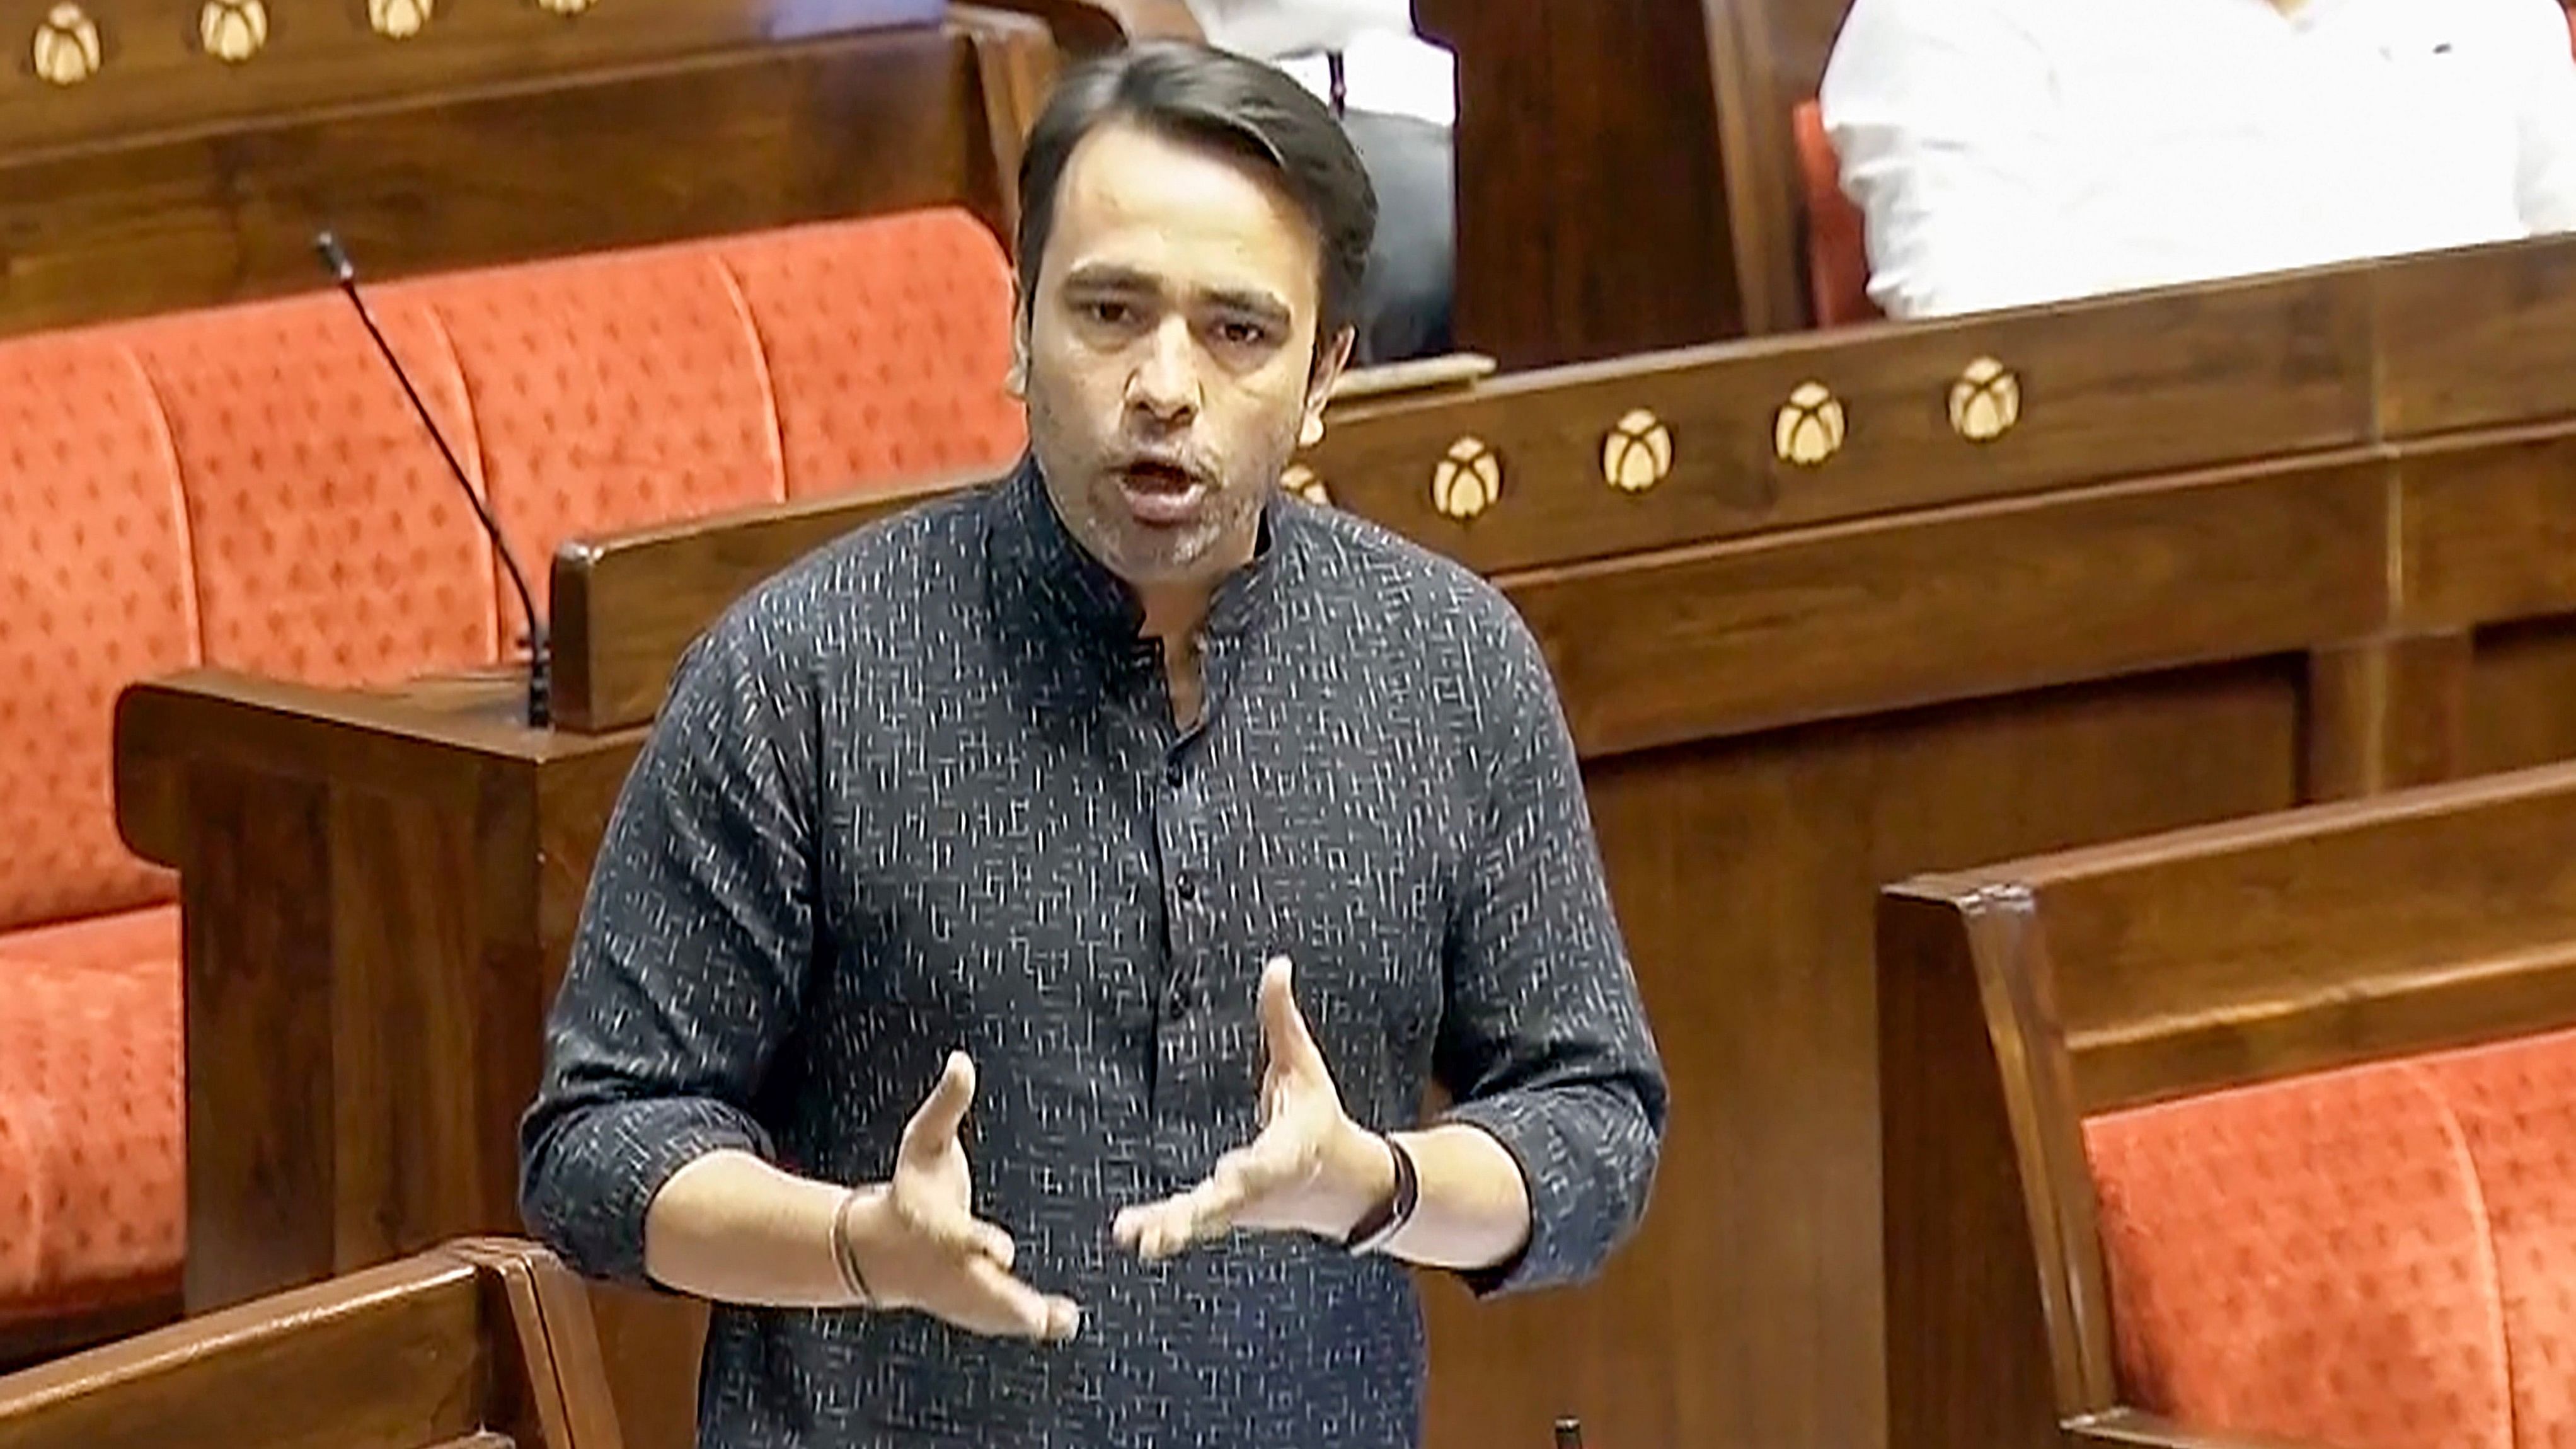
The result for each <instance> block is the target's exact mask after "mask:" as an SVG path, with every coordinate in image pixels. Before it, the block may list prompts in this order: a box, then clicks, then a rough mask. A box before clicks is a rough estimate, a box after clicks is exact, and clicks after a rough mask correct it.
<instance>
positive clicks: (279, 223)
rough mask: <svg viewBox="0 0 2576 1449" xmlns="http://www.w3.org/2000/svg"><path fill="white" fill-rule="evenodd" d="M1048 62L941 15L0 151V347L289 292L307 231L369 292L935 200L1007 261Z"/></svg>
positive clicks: (1011, 27)
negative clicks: (333, 241) (335, 249)
mask: <svg viewBox="0 0 2576 1449" xmlns="http://www.w3.org/2000/svg"><path fill="white" fill-rule="evenodd" d="M467 9H468V10H469V11H470V9H471V7H467ZM614 9H616V7H614V6H610V7H603V13H606V11H609V10H614ZM442 13H443V12H442ZM636 13H651V12H650V7H647V8H646V10H643V11H638V12H636ZM1054 54H1055V52H1054V47H1053V44H1052V42H1051V41H1050V40H1049V39H1048V38H1047V34H1046V31H1045V28H1044V27H1043V25H1041V24H1040V23H1039V22H1037V21H1035V20H1032V19H1030V18H1028V17H1026V16H1021V15H1013V14H1005V13H1001V12H995V11H984V10H975V9H970V8H966V7H960V8H959V9H958V10H957V11H955V12H954V13H953V14H952V16H951V18H950V19H949V20H948V21H947V22H946V23H945V24H942V25H938V26H919V25H915V26H905V27H899V28H894V29H887V30H874V31H862V32H857V33H853V34H846V35H837V36H828V37H824V38H818V39H803V40H799V39H788V40H779V41H763V42H761V43H757V44H751V45H745V46H739V47H735V48H733V49H729V50H724V51H719V52H712V53H707V54H700V55H689V56H681V57H674V58H667V59H662V60H656V61H652V62H649V63H635V64H618V65H602V66H597V67H592V68H586V69H574V70H571V71H568V72H566V73H564V74H561V75H553V76H549V77H546V78H544V79H543V80H542V81H539V82H531V83H527V84H521V85H516V86H508V87H484V88H479V89H476V88H467V89H450V90H443V91H437V92H432V93H428V94H423V95H417V96H399V97H388V98H379V99H372V100H369V101H366V102H363V103H353V104H349V105H343V106H337V107H332V108H328V109H317V110H304V111H292V112H278V113H264V114H262V115H260V116H257V117H255V118H252V119H248V120H244V121H241V122H239V123H236V124H227V125H224V126H220V127H211V128H197V129H192V130H179V131H169V132H146V133H141V134H136V135H120V136H118V137H117V138H116V139H115V140H113V141H112V142H100V143H95V144H91V145H87V146H84V147H80V148H75V149H68V150H66V149H61V148H57V149H55V150H52V151H43V152H30V153H27V154H10V153H8V152H6V150H5V148H0V256H5V261H6V263H7V265H6V266H5V268H0V335H5V334H8V333H13V332H25V331H32V330H37V329H42V328H48V327H57V326H63V325H68V324H72V323H79V322H91V321H102V320H111V319H117V318H128V317H136V316H144V315H151V314H155V313H160V312H167V311H173V310H178V309H183V308H189V307H199V306H210V305H215V304H219V303H224V302H232V301H240V300H245V299H251V298H258V297H267V296H276V295H284V294H291V293H297V292H303V291H309V290H313V289H315V288H318V287H321V286H325V285H327V284H328V283H327V279H326V278H325V277H324V276H323V274H322V272H321V270H320V268H319V265H318V264H317V262H316V261H315V259H314V254H313V236H314V233H315V232H317V231H319V230H321V229H323V228H326V227H327V228H331V229H334V230H336V231H337V232H338V233H339V234H340V236H341V238H342V239H343V240H344V241H345V242H346V243H347V245H348V248H349V250H350V253H351V254H352V256H353V257H354V258H355V259H356V261H357V263H358V265H359V267H360V268H361V271H362V274H363V275H364V276H366V277H368V278H369V279H371V280H378V281H382V280H389V279H393V278H399V277H405V276H413V275H419V274H422V273H428V272H438V271H447V270H454V269H458V268H464V267H473V266H484V265H494V264H500V263H506V262H513V261H523V260H531V259H536V258H543V257H553V256H564V255H572V254H576V253H580V252H585V251H595V250H600V249H604V248H611V247H621V246H640V245H647V244H653V243H659V242H671V241H682V240H690V239H695V238H702V237H708V236H715V235H721V234H724V233H727V232H734V231H743V230H751V229H756V228H760V227H767V226H778V225H787V224H791V223H795V222H800V221H816V220H824V219H828V218H833V217H844V216H856V215H864V214H870V213H875V212H883V211H897V210H907V209H912V208H917V207H923V206H931V205H943V204H955V205H962V206H965V207H967V208H968V209H970V210H972V211H974V212H975V213H976V214H977V215H979V216H981V217H982V218H984V220H985V221H986V222H987V223H988V224H989V225H991V226H993V227H994V229H995V230H996V231H997V232H998V233H1000V234H1001V235H1002V236H1003V237H1004V238H1005V243H1006V245H1007V239H1008V237H1009V236H1010V231H1011V225H1012V222H1013V220H1014V219H1015V212H1014V209H1013V205H1012V200H1011V197H1012V193H1013V191H1014V190H1015V187H1016V172H1017V168H1018V163H1019V149H1020V143H1021V136H1022V133H1023V132H1024V130H1025V127H1026V124H1027V120H1028V119H1029V118H1030V116H1031V115H1033V112H1034V105H1035V101H1034V99H1033V96H1035V95H1041V94H1042V93H1043V90H1044V87H1045V85H1046V84H1047V83H1048V81H1049V79H1050V78H1051V77H1052V75H1053V68H1054V64H1055V61H1054ZM894 136H901V137H902V138H903V143H902V144H901V145H894V144H889V143H888V141H887V138H889V137H894Z"/></svg>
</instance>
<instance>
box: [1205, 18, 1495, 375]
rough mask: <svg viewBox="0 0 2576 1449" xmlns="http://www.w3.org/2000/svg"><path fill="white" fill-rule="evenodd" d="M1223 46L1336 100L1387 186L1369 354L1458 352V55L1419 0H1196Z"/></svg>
mask: <svg viewBox="0 0 2576 1449" xmlns="http://www.w3.org/2000/svg"><path fill="white" fill-rule="evenodd" d="M1514 3H1517V0H1514ZM1189 8H1190V13H1191V14H1192V16H1193V17H1195V18H1196V19H1197V21H1198V23H1199V29H1200V30H1201V31H1202V32H1203V33H1204V34H1205V35H1206V37H1207V41H1208V44H1210V45H1212V46H1215V47H1216V48H1217V49H1219V50H1226V51H1231V52H1233V53H1234V54H1237V55H1243V56H1249V57H1251V58H1253V59H1255V60H1262V61H1267V62H1269V63H1270V64H1272V65H1274V66H1277V67H1278V68H1280V69H1281V70H1284V71H1286V72H1287V73H1288V74H1290V75H1292V76H1294V77H1296V78H1297V80H1298V81H1299V82H1300V83H1302V84H1303V85H1305V87H1306V88H1307V89H1308V90H1310V91H1312V92H1313V93H1314V94H1315V95H1317V96H1319V97H1321V98H1323V99H1324V100H1325V101H1327V102H1328V103H1331V104H1332V105H1333V107H1334V109H1335V111H1336V112H1338V113H1339V114H1340V116H1341V118H1342V128H1343V130H1344V131H1346V132H1347V133H1348V134H1349V135H1350V138H1351V144H1352V146H1353V147H1354V148H1355V149H1357V150H1358V152H1359V153H1360V162H1361V164H1362V165H1363V166H1365V167H1367V168H1368V173H1369V180H1370V182H1371V184H1372V185H1374V186H1375V187H1376V189H1377V202H1378V226H1377V243H1376V246H1375V248H1374V249H1373V250H1372V251H1371V252H1370V254H1369V265H1368V275H1367V278H1366V280H1365V281H1364V282H1363V283H1362V286H1361V293H1360V319H1359V336H1358V340H1357V343H1356V344H1355V345H1354V347H1353V348H1352V353H1351V360H1352V362H1353V363H1355V364H1358V365H1369V364H1375V363H1386V362H1400V361H1403V360H1404V359H1406V358H1410V357H1427V356H1432V355H1436V354H1438V353H1443V352H1447V351H1449V350H1450V349H1451V347H1452V346H1453V345H1454V343H1453V335H1454V334H1453V330H1452V327H1451V323H1450V308H1451V295H1452V290H1453V281H1454V277H1455V275H1456V252H1457V218H1456V214H1455V205H1456V203H1455V200H1454V197H1455V193H1456V182H1455V172H1454V167H1455V165H1456V161H1455V156H1454V152H1453V148H1452V146H1451V138H1450V131H1451V128H1452V127H1453V126H1454V125H1455V123H1456V120H1457V106H1458V102H1457V72H1456V63H1455V61H1454V59H1453V58H1452V57H1451V56H1450V54H1449V52H1448V51H1446V50H1443V49H1441V48H1440V47H1439V46H1437V45H1434V44H1432V43H1431V42H1430V41H1428V40H1425V39H1423V38H1422V37H1421V36H1420V35H1418V34H1416V33H1415V32H1414V28H1413V4H1412V0H1189Z"/></svg>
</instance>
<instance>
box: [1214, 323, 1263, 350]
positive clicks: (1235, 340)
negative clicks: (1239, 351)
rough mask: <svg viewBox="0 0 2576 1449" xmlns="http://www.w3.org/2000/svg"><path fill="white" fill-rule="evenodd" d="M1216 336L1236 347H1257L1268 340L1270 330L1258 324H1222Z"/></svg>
mask: <svg viewBox="0 0 2576 1449" xmlns="http://www.w3.org/2000/svg"><path fill="white" fill-rule="evenodd" d="M1216 335H1217V336H1218V337H1220V338H1223V339H1224V340H1225V341H1226V342H1228V343H1230V344H1232V345H1233V346H1236V347H1258V346H1260V345H1261V344H1262V343H1264V342H1267V341H1269V340H1270V329H1269V328H1267V327H1264V326H1262V325H1261V324H1260V323H1258V322H1224V323H1219V324H1218V326H1217V329H1216Z"/></svg>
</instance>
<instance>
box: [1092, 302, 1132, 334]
mask: <svg viewBox="0 0 2576 1449" xmlns="http://www.w3.org/2000/svg"><path fill="white" fill-rule="evenodd" d="M1082 311H1083V315H1084V316H1087V317H1089V318H1090V319H1091V320H1092V321H1094V322H1097V323H1099V324H1100V325H1101V326H1103V327H1117V326H1120V325H1122V324H1124V323H1126V322H1127V321H1129V320H1130V319H1132V318H1133V317H1134V316H1135V315H1136V309H1135V308H1133V307H1130V306H1128V305H1127V304H1126V303H1124V302H1116V301H1111V300H1109V299H1107V298H1101V299H1099V300H1096V301H1090V302H1085V303H1083V304H1082Z"/></svg>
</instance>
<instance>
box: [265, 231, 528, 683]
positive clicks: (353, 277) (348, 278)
mask: <svg viewBox="0 0 2576 1449" xmlns="http://www.w3.org/2000/svg"><path fill="white" fill-rule="evenodd" d="M313 250H314V251H315V252H316V253H317V254H319V255H320V257H321V258H322V268H323V270H324V271H327V272H329V273H330V274H331V280H332V281H333V282H335V283H337V284H338V285H339V288H340V291H341V294H342V295H344V296H346V297H347V298H348V299H349V305H350V306H352V307H354V308H356V309H357V311H358V320H359V321H360V322H363V323H365V324H366V328H367V335H368V336H369V337H371V338H373V339H375V343H376V352H377V355H379V356H381V357H383V358H384V360H385V366H387V367H389V368H391V369H393V374H394V381H396V382H398V383H401V384H402V390H403V396H405V397H407V398H409V399H411V410H412V412H413V414H414V415H416V416H418V417H419V419H420V425H421V426H422V427H424V428H427V429H429V439H430V441H431V442H433V443H436V444H437V445H438V455H439V456H440V457H442V458H444V459H446V460H447V471H448V473H449V475H450V476H452V477H453V478H455V479H456V486H457V487H459V488H461V489H463V490H465V501H466V502H467V503H470V504H472V505H473V506H474V517H475V518H476V520H478V521H479V522H481V523H482V525H483V536H484V537H486V538H489V539H490V540H492V551H493V552H494V553H496V554H498V555H499V556H500V559H501V567H502V568H504V569H506V570H508V571H509V575H510V585H511V587H512V588H515V589H517V590H518V591H519V610H520V612H521V613H522V614H524V615H525V616H526V617H527V620H528V639H527V644H528V723H529V724H531V725H533V726H535V727H537V728H539V729H544V728H545V727H547V726H548V725H551V724H552V723H554V698H553V695H554V687H553V680H554V658H553V648H552V646H551V645H550V644H549V642H548V641H547V638H546V621H545V620H543V619H540V618H538V617H537V601H536V596H535V595H534V594H531V593H529V592H528V577H527V575H525V574H523V573H521V572H519V561H518V559H517V558H516V557H514V556H512V554H511V553H510V541H509V540H508V539H506V538H504V537H502V536H501V525H500V522H499V521H498V520H496V519H495V518H493V517H492V510H491V509H490V508H489V507H487V506H486V505H485V504H484V502H483V495H482V494H480V493H478V492H476V491H474V482H473V480H472V479H471V478H468V477H467V476H466V473H465V465H464V464H462V463H459V462H457V461H456V450H455V449H453V448H451V447H449V446H447V436H446V434H444V433H441V432H440V431H439V430H438V420H437V419H436V418H433V417H431V416H430V415H429V405H428V404H427V403H424V402H422V401H421V400H420V390H419V389H418V388H415V387H413V386H412V384H411V374H409V373H407V372H405V371H403V365H402V359H400V358H398V357H396V356H394V349H393V345H392V344H391V343H389V342H387V341H385V334H384V333H383V331H382V330H380V329H379V328H378V327H377V326H376V317H375V314H374V313H373V312H371V311H369V310H368V308H367V299H366V298H365V297H362V296H360V295H359V294H358V269H357V268H356V267H355V266H352V265H351V264H350V262H349V253H348V250H347V248H345V247H342V246H341V245H340V239H339V238H338V237H336V236H334V235H332V234H331V233H330V232H327V231H325V232H323V233H321V234H320V235H318V236H316V237H314V238H313Z"/></svg>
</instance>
